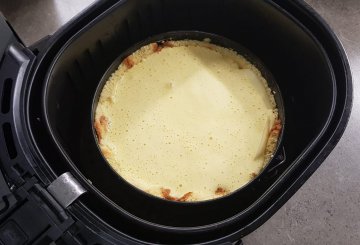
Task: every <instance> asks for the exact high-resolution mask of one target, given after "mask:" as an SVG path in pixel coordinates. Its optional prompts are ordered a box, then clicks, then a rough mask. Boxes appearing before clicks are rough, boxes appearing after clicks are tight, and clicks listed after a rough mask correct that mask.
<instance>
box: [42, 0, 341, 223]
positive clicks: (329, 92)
mask: <svg viewBox="0 0 360 245" xmlns="http://www.w3.org/2000/svg"><path fill="white" fill-rule="evenodd" d="M178 30H198V31H204V32H209V33H215V34H218V35H221V36H224V37H227V38H229V39H231V40H233V41H236V42H238V43H240V44H241V45H243V46H244V47H246V48H247V49H249V50H250V51H251V52H252V53H254V54H255V55H256V56H257V57H259V58H260V60H261V61H262V62H263V63H264V64H265V66H266V67H267V68H268V69H269V70H270V71H271V73H272V75H273V76H274V77H275V80H276V82H277V83H278V85H279V87H280V90H281V93H282V96H283V100H284V107H285V117H286V128H285V132H284V137H283V146H284V149H285V152H286V161H285V162H284V163H283V164H282V165H281V166H280V167H278V168H277V169H276V171H273V172H271V175H270V174H269V176H267V178H264V179H262V180H260V181H258V183H256V184H254V185H253V186H252V188H251V189H249V190H248V191H247V192H246V193H243V195H241V196H233V197H229V198H228V199H227V200H226V203H223V202H220V203H217V204H215V205H209V206H197V205H194V206H192V207H187V208H185V209H181V210H180V211H179V206H178V205H173V206H172V207H168V209H163V208H161V207H163V206H162V205H163V202H162V201H161V200H158V201H155V202H154V201H151V202H150V201H149V202H148V201H147V199H146V198H144V197H143V196H142V195H140V194H139V193H137V192H136V191H134V192H132V193H129V192H128V187H127V186H126V185H116V183H115V182H113V181H111V179H109V178H108V176H111V175H113V176H114V179H115V177H117V176H116V174H115V173H114V172H112V170H111V169H110V168H108V167H106V166H104V165H102V164H98V163H99V162H101V161H102V159H101V155H100V152H98V151H96V150H94V149H93V148H91V147H89V142H93V145H95V139H94V138H93V134H92V128H91V127H90V126H89V124H90V123H91V122H90V121H89V115H91V113H92V100H93V96H94V95H95V90H96V87H97V85H98V83H99V81H100V79H101V77H102V75H103V74H104V73H105V71H106V70H107V69H108V67H109V66H110V65H111V63H112V62H113V61H114V60H115V59H116V58H117V57H118V56H119V54H120V53H122V52H123V51H125V50H126V49H128V48H129V47H130V46H132V45H134V44H135V43H137V42H139V41H141V40H144V39H146V38H148V37H149V36H152V35H155V34H159V33H163V32H168V31H178ZM47 82H48V84H47V87H46V90H45V92H46V93H45V98H44V106H45V107H46V111H47V118H48V122H49V126H50V129H51V131H52V133H53V135H54V137H55V138H56V139H57V140H58V143H59V146H60V147H61V149H62V152H63V154H65V155H66V156H67V157H68V160H69V161H71V162H72V164H73V166H74V167H76V168H77V169H79V170H80V171H81V173H82V174H83V175H84V176H85V177H86V178H87V179H89V180H91V182H92V184H93V186H95V187H96V188H97V189H98V190H99V191H100V192H102V193H103V194H104V195H105V196H107V197H108V198H109V199H110V200H111V201H112V202H113V204H114V205H113V204H112V208H114V209H116V208H118V207H121V209H122V210H125V211H127V212H128V213H130V214H133V215H135V216H137V217H139V218H141V219H143V220H147V221H150V222H153V223H156V224H161V225H169V226H184V227H194V226H204V225H208V224H214V223H216V222H221V221H224V220H226V219H230V218H231V217H236V219H242V218H243V219H244V220H245V219H246V216H245V215H244V216H241V215H240V214H242V213H245V212H248V213H251V212H254V211H255V209H254V208H251V207H253V205H255V204H256V203H259V202H260V201H261V200H263V201H264V200H266V199H267V198H271V196H267V195H266V193H267V190H269V189H270V188H271V187H272V186H273V185H274V183H276V181H279V180H280V178H281V177H282V176H283V175H284V174H286V170H287V168H288V167H290V166H291V164H292V163H293V162H294V161H295V160H296V159H298V158H299V157H300V158H301V156H302V154H303V153H304V152H305V151H306V150H308V149H309V147H310V146H311V144H313V143H314V142H315V141H316V139H317V138H318V136H319V135H321V134H322V133H323V131H324V130H325V129H326V125H327V122H328V120H329V118H330V117H331V115H332V110H333V106H334V103H335V96H336V94H335V90H334V81H333V75H332V72H331V67H330V65H329V63H328V60H327V57H326V55H325V53H324V52H323V50H322V48H321V46H320V45H319V44H318V43H317V41H316V40H315V39H314V38H313V37H312V35H311V34H310V33H309V32H307V31H306V29H305V28H303V27H302V26H301V25H299V24H298V23H297V22H296V21H294V20H292V19H291V17H290V16H288V15H287V14H286V13H284V12H283V11H281V10H280V9H279V8H277V7H276V5H274V4H273V3H271V2H270V1H236V0H216V1H205V0H201V1H190V0H185V1H184V0H182V1H180V0H179V1H176V0H171V1H170V0H158V1H155V0H154V1H142V0H132V1H124V2H122V3H121V4H118V5H116V7H114V8H112V9H111V10H109V11H108V12H107V13H103V14H102V15H101V16H99V17H98V18H97V19H95V20H93V22H92V23H90V24H89V25H87V26H86V28H84V29H83V30H81V31H80V32H79V33H77V34H76V35H75V36H74V37H73V38H72V39H70V40H69V42H68V43H67V45H66V46H64V48H63V49H62V50H61V52H60V53H59V55H58V56H57V59H56V60H54V62H53V65H52V67H51V69H50V70H49V77H48V81H47ZM116 179H117V178H116ZM123 193H127V195H126V196H124V195H122V194H123ZM83 201H84V203H86V204H87V206H88V207H89V208H91V209H92V210H93V211H95V213H98V214H101V215H100V216H102V214H103V213H106V212H107V211H106V210H99V209H98V207H97V206H96V204H95V202H93V201H92V200H87V199H86V196H84V197H83ZM179 205H182V204H179ZM181 207H182V206H181ZM118 210H119V212H120V211H121V210H120V209H118ZM109 212H110V211H109ZM196 217H201V218H199V219H197V218H196ZM234 221H235V219H234ZM214 227H215V226H214Z"/></svg>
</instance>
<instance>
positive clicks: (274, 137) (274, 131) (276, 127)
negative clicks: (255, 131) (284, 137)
mask: <svg viewBox="0 0 360 245" xmlns="http://www.w3.org/2000/svg"><path fill="white" fill-rule="evenodd" d="M281 128H282V124H281V120H280V119H277V120H275V121H274V124H273V126H272V128H271V130H270V132H269V138H268V141H267V144H266V149H265V163H266V162H268V161H269V160H270V159H271V157H272V156H273V153H274V151H275V148H276V146H277V142H278V140H279V136H280V132H281Z"/></svg>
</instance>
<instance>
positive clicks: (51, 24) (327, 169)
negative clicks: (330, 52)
mask: <svg viewBox="0 0 360 245" xmlns="http://www.w3.org/2000/svg"><path fill="white" fill-rule="evenodd" d="M93 1H94V0H31V1H28V0H12V1H7V0H0V11H2V12H3V13H4V15H5V16H6V17H7V18H8V20H9V22H10V23H11V24H12V25H13V27H14V29H15V30H16V31H17V33H18V34H19V36H20V37H21V38H22V39H23V40H24V42H25V43H26V44H31V43H33V42H35V41H37V40H39V39H40V38H42V37H43V36H45V35H48V34H51V33H53V32H54V31H56V30H57V29H58V28H59V27H60V26H61V25H63V24H64V23H65V22H67V21H68V20H69V19H70V18H71V17H73V16H74V15H76V14H77V13H78V12H80V11H81V10H83V9H84V8H85V7H87V6H88V5H89V4H91V3H92V2H93ZM307 2H308V3H309V4H310V5H311V6H312V7H313V8H315V10H316V11H318V12H319V13H320V15H321V16H323V18H324V19H325V20H326V21H327V22H328V23H329V24H330V26H331V27H332V28H333V29H334V31H335V33H336V34H337V35H338V37H339V38H340V40H341V41H342V43H343V45H344V47H345V50H346V52H347V54H348V57H349V60H350V65H351V69H352V74H353V82H354V104H353V111H352V115H351V118H350V122H349V125H348V127H347V129H346V131H345V134H344V136H343V137H342V139H341V140H340V142H339V144H338V145H337V146H336V148H335V149H334V151H333V152H332V153H331V154H330V156H329V157H328V158H327V159H326V160H325V162H324V163H323V164H322V165H321V167H320V168H319V169H318V170H317V171H316V172H315V173H314V174H313V175H312V177H311V178H310V179H309V180H308V181H307V182H306V183H305V184H304V186H303V187H302V188H301V189H300V190H299V191H298V192H297V193H296V194H295V195H294V196H293V197H292V198H291V199H290V200H289V201H288V202H287V203H286V204H285V205H284V206H283V207H282V208H281V209H280V210H279V211H278V212H277V213H276V214H275V215H274V216H273V217H272V218H270V219H269V220H268V221H267V222H266V223H265V224H264V225H262V226H261V227H260V228H259V229H257V230H256V231H255V232H253V233H251V234H250V235H248V236H247V237H245V238H244V239H243V241H244V243H245V245H260V244H266V245H281V244H316V245H321V244H334V245H335V244H336V245H338V244H349V245H356V244H360V177H359V176H360V161H359V160H360V157H359V155H358V154H360V132H359V130H360V127H359V124H360V106H359V103H360V100H359V98H360V88H359V86H360V0H342V1H340V0H307Z"/></svg>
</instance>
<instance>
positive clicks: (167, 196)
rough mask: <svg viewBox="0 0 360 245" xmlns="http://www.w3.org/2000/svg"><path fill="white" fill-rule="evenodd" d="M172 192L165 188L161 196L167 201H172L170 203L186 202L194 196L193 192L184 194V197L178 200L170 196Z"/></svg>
mask: <svg viewBox="0 0 360 245" xmlns="http://www.w3.org/2000/svg"><path fill="white" fill-rule="evenodd" d="M170 192H171V190H170V189H165V188H161V195H162V197H163V198H164V199H166V200H170V201H177V202H186V201H187V200H188V199H189V198H190V197H191V195H192V192H188V193H186V194H184V195H183V196H182V197H180V198H177V197H173V196H171V195H170Z"/></svg>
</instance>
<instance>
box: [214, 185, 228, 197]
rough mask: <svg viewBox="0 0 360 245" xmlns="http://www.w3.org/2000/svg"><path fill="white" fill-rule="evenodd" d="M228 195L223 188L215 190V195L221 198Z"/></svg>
mask: <svg viewBox="0 0 360 245" xmlns="http://www.w3.org/2000/svg"><path fill="white" fill-rule="evenodd" d="M227 193H228V191H227V190H226V189H225V188H223V187H218V188H217V189H216V190H215V194H216V195H221V196H223V195H225V194H227Z"/></svg>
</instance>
